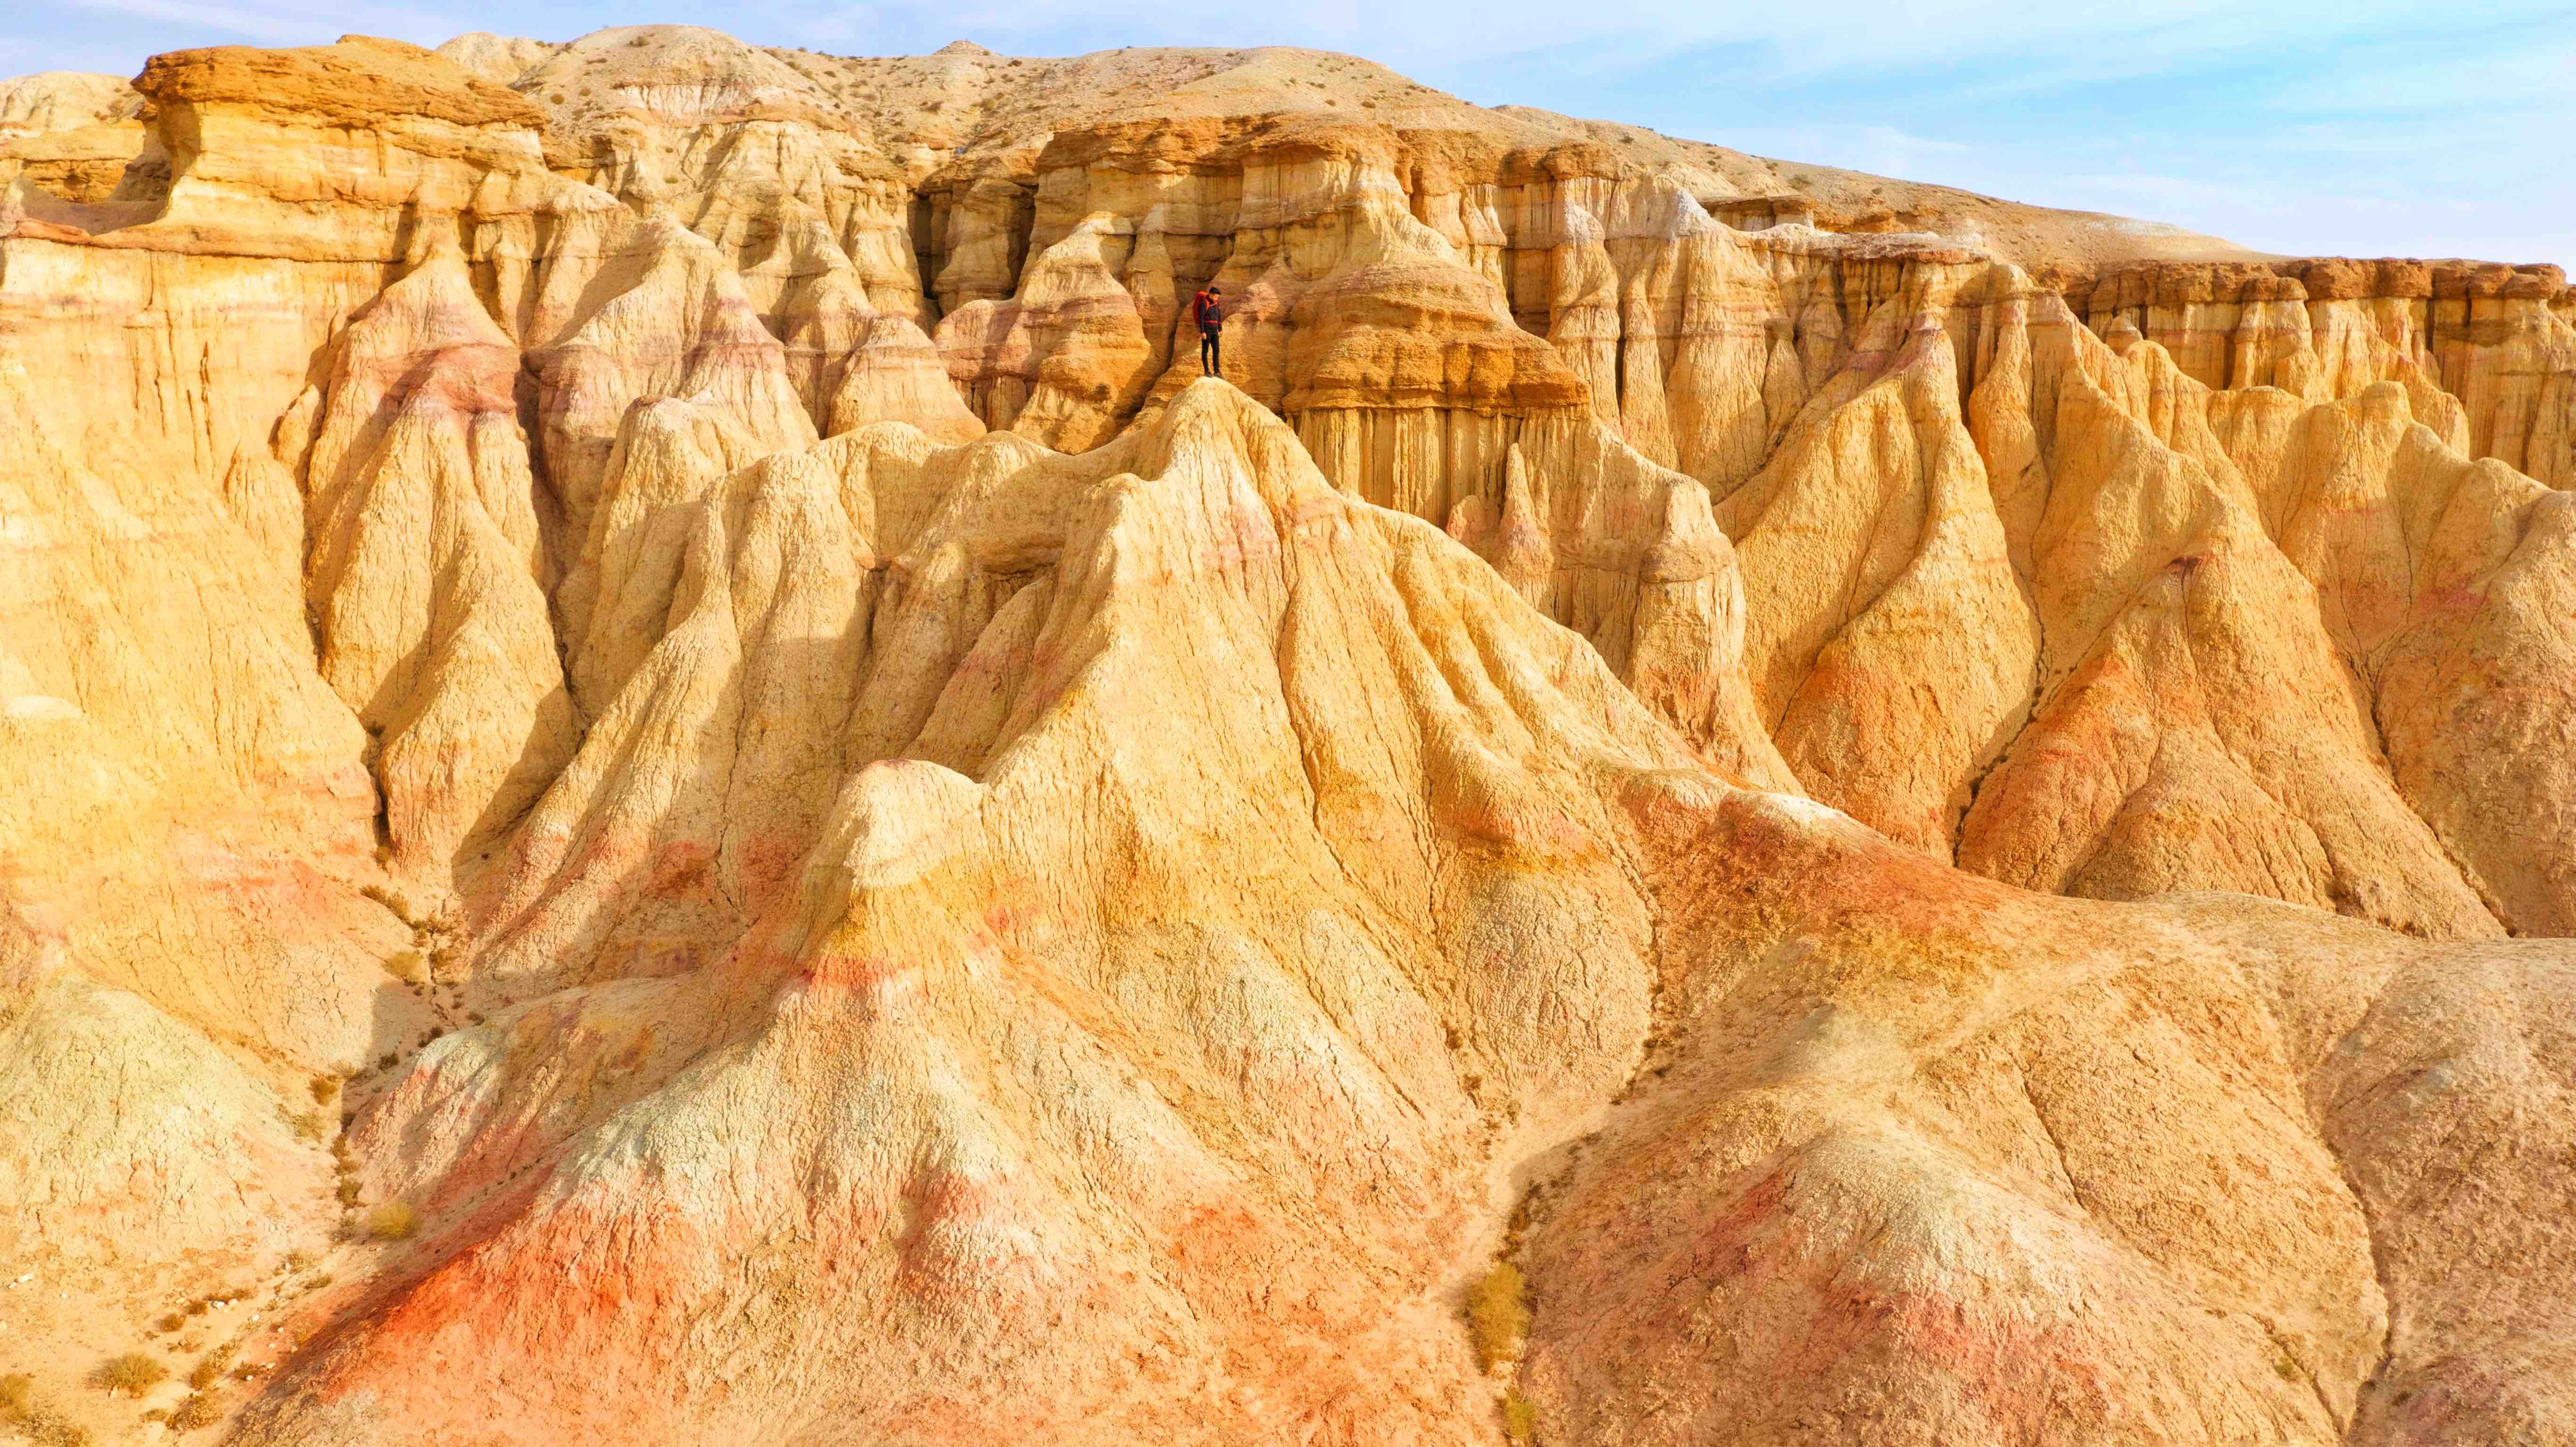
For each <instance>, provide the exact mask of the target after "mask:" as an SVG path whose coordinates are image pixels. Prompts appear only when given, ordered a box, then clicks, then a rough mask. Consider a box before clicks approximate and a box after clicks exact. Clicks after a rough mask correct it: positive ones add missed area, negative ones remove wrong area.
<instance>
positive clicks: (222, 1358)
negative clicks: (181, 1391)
mask: <svg viewBox="0 0 2576 1447" xmlns="http://www.w3.org/2000/svg"><path fill="white" fill-rule="evenodd" d="M232 1361H233V1348H232V1346H231V1344H230V1343H226V1344H225V1345H223V1346H219V1347H217V1348H215V1349H214V1350H213V1351H210V1352H208V1353H206V1355H205V1359H204V1360H202V1361H200V1362H198V1363H197V1364H196V1365H195V1366H194V1367H191V1368H189V1369H188V1386H189V1388H190V1389H191V1390H193V1391H198V1392H203V1391H204V1390H206V1388H208V1387H211V1386H213V1385H214V1384H215V1383H217V1382H220V1381H222V1380H223V1379H224V1368H226V1367H228V1366H231V1365H232Z"/></svg>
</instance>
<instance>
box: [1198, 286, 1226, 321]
mask: <svg viewBox="0 0 2576 1447" xmlns="http://www.w3.org/2000/svg"><path fill="white" fill-rule="evenodd" d="M1190 315H1191V316H1193V317H1196V318H1197V319H1198V324H1199V326H1200V328H1201V329H1202V330H1204V329H1206V328H1208V327H1214V326H1221V325H1223V324H1224V322H1225V298H1224V297H1221V296H1210V295H1209V294H1207V293H1206V292H1200V293H1199V294H1198V295H1197V296H1195V297H1192V298H1191V299H1190Z"/></svg>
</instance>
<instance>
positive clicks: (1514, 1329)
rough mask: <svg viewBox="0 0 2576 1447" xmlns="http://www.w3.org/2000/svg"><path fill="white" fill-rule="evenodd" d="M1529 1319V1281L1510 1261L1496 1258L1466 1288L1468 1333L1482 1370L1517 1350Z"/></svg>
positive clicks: (1526, 1334) (1498, 1364) (1527, 1331)
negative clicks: (1483, 1277) (1480, 1277)
mask: <svg viewBox="0 0 2576 1447" xmlns="http://www.w3.org/2000/svg"><path fill="white" fill-rule="evenodd" d="M1529 1323H1530V1314H1529V1288H1528V1284H1527V1283H1526V1282H1524V1281H1523V1280H1522V1279H1521V1269H1520V1268H1519V1267H1518V1266H1515V1265H1513V1264H1512V1263H1511V1262H1508V1261H1500V1262H1496V1263H1495V1264H1494V1269H1493V1270H1491V1271H1488V1272H1486V1273H1485V1279H1484V1280H1482V1281H1479V1282H1477V1283H1476V1284H1475V1285H1474V1286H1471V1287H1469V1288H1467V1334H1468V1335H1469V1336H1470V1337H1472V1338H1474V1339H1475V1343H1476V1360H1477V1361H1479V1362H1481V1363H1483V1365H1484V1367H1485V1370H1487V1371H1492V1370H1493V1369H1494V1368H1495V1367H1498V1366H1500V1365H1502V1364H1503V1363H1504V1362H1507V1361H1510V1360H1511V1359H1512V1358H1513V1357H1514V1356H1516V1355H1518V1354H1519V1352H1520V1349H1521V1341H1522V1339H1523V1338H1525V1337H1527V1336H1528V1335H1529Z"/></svg>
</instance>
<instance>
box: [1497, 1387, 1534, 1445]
mask: <svg viewBox="0 0 2576 1447" xmlns="http://www.w3.org/2000/svg"><path fill="white" fill-rule="evenodd" d="M1503 1435H1504V1436H1505V1437H1507V1438H1509V1439H1511V1441H1512V1442H1513V1444H1514V1447H1519V1444H1522V1443H1526V1442H1529V1441H1531V1440H1532V1439H1534V1438H1536V1437H1537V1436H1538V1408H1536V1407H1533V1406H1531V1405H1530V1400H1529V1398H1527V1397H1524V1396H1522V1395H1521V1389H1520V1388H1518V1387H1509V1388H1506V1389H1505V1390H1504V1392H1503Z"/></svg>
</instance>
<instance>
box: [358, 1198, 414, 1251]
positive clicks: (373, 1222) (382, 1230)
mask: <svg viewBox="0 0 2576 1447" xmlns="http://www.w3.org/2000/svg"><path fill="white" fill-rule="evenodd" d="M419 1229H420V1217H419V1216H418V1215H417V1214H416V1213H414V1212H413V1210H412V1208H411V1207H410V1206H409V1205H408V1204H406V1203H404V1202H401V1201H387V1202H385V1203H384V1204H383V1205H381V1206H378V1207H377V1208H376V1209H374V1210H372V1211H369V1212H368V1213H367V1234H368V1235H370V1236H372V1237H374V1238H376V1239H377V1240H379V1241H401V1240H406V1239H408V1238H409V1237H410V1235H411V1233H412V1232H414V1231H417V1230H419Z"/></svg>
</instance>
